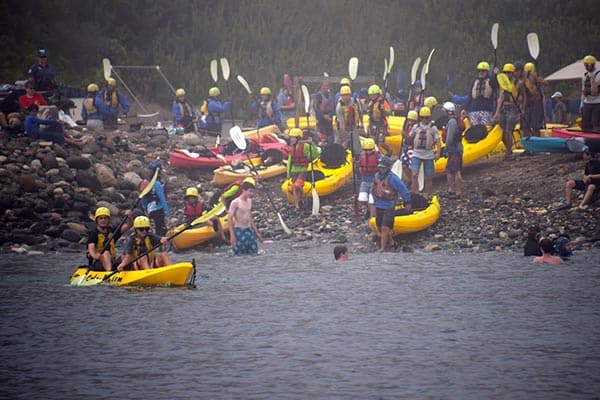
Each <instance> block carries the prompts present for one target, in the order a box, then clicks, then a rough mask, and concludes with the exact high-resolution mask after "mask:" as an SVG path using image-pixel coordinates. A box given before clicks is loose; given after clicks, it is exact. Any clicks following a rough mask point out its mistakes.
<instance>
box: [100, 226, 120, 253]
mask: <svg viewBox="0 0 600 400" xmlns="http://www.w3.org/2000/svg"><path fill="white" fill-rule="evenodd" d="M96 231H97V232H98V241H97V242H96V251H98V252H99V251H101V250H102V249H103V248H104V244H105V243H106V240H107V239H108V240H110V244H109V245H108V250H109V251H110V257H111V258H112V259H113V260H114V259H116V258H117V249H116V248H115V241H114V240H113V238H112V235H111V234H110V233H109V234H106V233H104V232H101V231H100V230H98V229H96ZM109 238H110V239H109Z"/></svg>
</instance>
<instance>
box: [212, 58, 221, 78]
mask: <svg viewBox="0 0 600 400" xmlns="http://www.w3.org/2000/svg"><path fill="white" fill-rule="evenodd" d="M210 76H211V77H212V80H213V81H214V82H215V83H217V81H218V80H219V71H218V66H217V60H216V59H214V60H210Z"/></svg>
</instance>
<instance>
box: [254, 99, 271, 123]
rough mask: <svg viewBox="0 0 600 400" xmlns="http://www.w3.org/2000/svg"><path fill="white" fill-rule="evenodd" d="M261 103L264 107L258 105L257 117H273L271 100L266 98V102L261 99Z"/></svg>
mask: <svg viewBox="0 0 600 400" xmlns="http://www.w3.org/2000/svg"><path fill="white" fill-rule="evenodd" d="M261 104H263V105H264V106H265V107H264V108H263V107H258V117H259V118H273V115H274V112H273V101H272V100H270V99H269V100H268V101H266V102H263V101H261Z"/></svg>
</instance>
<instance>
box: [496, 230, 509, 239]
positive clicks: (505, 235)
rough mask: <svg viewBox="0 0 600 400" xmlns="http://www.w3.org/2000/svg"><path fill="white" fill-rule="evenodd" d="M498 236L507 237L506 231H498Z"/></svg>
mask: <svg viewBox="0 0 600 400" xmlns="http://www.w3.org/2000/svg"><path fill="white" fill-rule="evenodd" d="M498 237H499V238H500V239H508V233H506V232H504V231H500V233H498Z"/></svg>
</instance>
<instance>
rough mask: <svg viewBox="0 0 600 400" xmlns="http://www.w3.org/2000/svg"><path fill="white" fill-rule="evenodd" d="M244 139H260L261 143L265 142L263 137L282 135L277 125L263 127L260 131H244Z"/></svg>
mask: <svg viewBox="0 0 600 400" xmlns="http://www.w3.org/2000/svg"><path fill="white" fill-rule="evenodd" d="M243 133H244V137H245V138H246V139H258V140H259V141H260V142H261V143H262V142H263V140H262V138H263V136H271V137H272V136H273V135H274V136H275V137H277V135H278V134H280V133H281V131H280V130H279V128H278V127H277V125H269V126H263V127H262V128H260V129H251V130H249V131H244V132H243Z"/></svg>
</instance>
